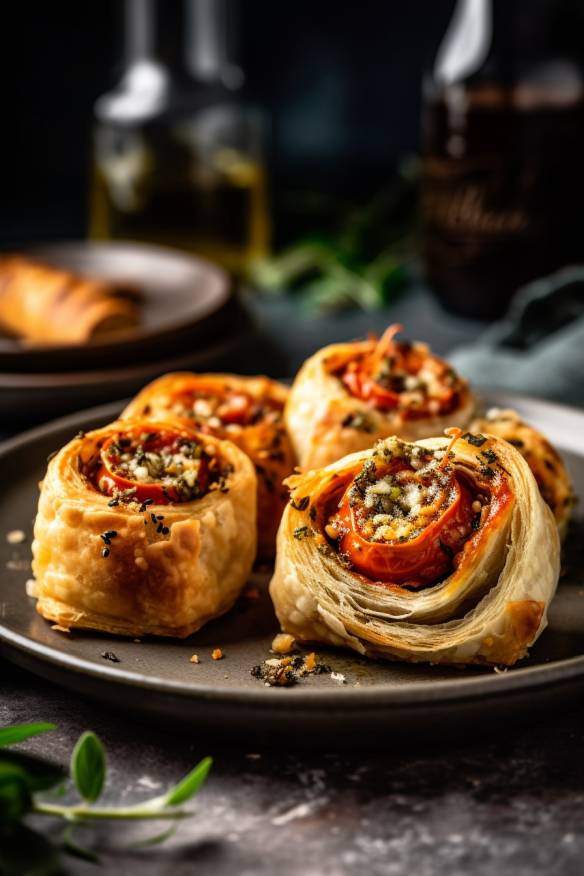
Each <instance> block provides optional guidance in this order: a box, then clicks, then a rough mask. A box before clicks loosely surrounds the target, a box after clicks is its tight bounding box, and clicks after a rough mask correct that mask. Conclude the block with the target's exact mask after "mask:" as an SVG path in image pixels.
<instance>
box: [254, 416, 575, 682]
mask: <svg viewBox="0 0 584 876" xmlns="http://www.w3.org/2000/svg"><path fill="white" fill-rule="evenodd" d="M449 431H450V432H451V433H452V434H453V436H454V437H453V439H452V441H451V442H450V445H449V442H448V441H447V440H446V439H444V438H429V439H425V440H421V441H418V442H416V443H415V444H411V443H407V442H404V441H401V440H400V439H398V438H388V439H385V440H383V441H380V442H379V443H378V444H377V445H376V446H375V448H373V449H372V450H368V451H364V452H360V453H354V454H351V455H349V456H346V457H344V458H343V459H341V460H338V461H337V462H336V463H333V464H331V465H329V466H327V467H326V468H323V469H319V470H315V471H310V472H308V473H306V474H301V475H295V476H293V477H291V478H289V481H288V482H289V484H290V486H291V488H292V494H291V502H290V505H289V506H288V508H287V509H286V511H285V512H284V517H283V518H282V524H281V526H280V531H279V533H278V550H277V557H276V569H275V573H274V577H273V578H272V581H271V584H270V593H271V596H272V600H273V602H274V606H275V609H276V613H277V615H278V618H279V620H280V623H281V625H282V630H283V631H284V632H286V633H289V634H291V635H292V636H294V637H295V638H296V639H300V640H304V641H311V642H324V643H327V644H331V645H345V646H347V647H349V648H352V649H353V650H355V651H357V652H358V653H360V654H363V655H366V656H372V657H385V658H389V659H396V660H405V661H409V662H430V663H445V664H446V663H448V664H470V663H484V664H505V665H512V664H513V663H515V662H516V661H517V660H518V659H520V658H521V657H523V656H525V655H526V653H527V650H528V648H529V646H530V645H531V644H533V642H534V641H535V640H536V639H537V637H538V636H539V634H540V633H541V631H542V630H543V628H544V627H545V625H546V612H547V607H548V605H549V603H550V601H551V599H552V597H553V595H554V592H555V589H556V585H557V581H558V575H559V555H560V545H559V538H558V532H557V528H556V525H555V522H554V519H553V515H552V513H551V511H550V509H549V508H548V506H547V505H546V504H545V502H544V501H543V499H542V498H541V495H540V492H539V490H538V487H537V484H536V482H535V478H534V477H533V474H532V473H531V470H530V469H529V466H528V465H527V463H526V462H525V460H524V459H523V457H522V456H521V454H520V453H519V452H518V451H517V450H515V448H514V447H512V446H511V445H510V444H508V443H507V442H506V441H504V440H503V439H501V438H496V437H494V436H489V437H487V436H485V435H482V434H470V433H466V435H465V436H464V437H461V430H458V429H454V430H449Z"/></svg>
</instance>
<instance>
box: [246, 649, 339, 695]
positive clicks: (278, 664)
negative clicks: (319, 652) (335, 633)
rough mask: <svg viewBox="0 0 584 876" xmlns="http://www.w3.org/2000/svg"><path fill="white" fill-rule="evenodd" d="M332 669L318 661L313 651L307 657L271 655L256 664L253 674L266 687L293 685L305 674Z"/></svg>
mask: <svg viewBox="0 0 584 876" xmlns="http://www.w3.org/2000/svg"><path fill="white" fill-rule="evenodd" d="M330 671H331V669H330V666H327V665H326V664H324V663H318V662H317V659H316V654H315V653H314V652H311V653H310V654H308V655H307V656H306V657H301V656H300V655H297V656H295V657H271V658H270V659H269V660H264V662H263V663H261V664H259V665H258V666H254V667H253V669H252V670H251V674H252V675H253V677H254V678H258V679H259V680H260V681H263V682H264V685H265V686H266V687H292V685H294V684H297V683H298V682H299V680H300V679H301V678H304V676H305V675H320V674H322V673H330Z"/></svg>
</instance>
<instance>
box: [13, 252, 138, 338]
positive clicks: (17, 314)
mask: <svg viewBox="0 0 584 876" xmlns="http://www.w3.org/2000/svg"><path fill="white" fill-rule="evenodd" d="M138 301H139V298H138V295H137V292H136V291H135V290H134V289H132V288H130V287H126V286H123V285H121V284H115V283H112V282H109V281H106V280H99V279H94V278H91V277H81V276H79V275H77V274H73V273H71V272H70V271H64V270H61V269H60V268H56V267H54V266H53V265H45V264H42V263H40V262H36V261H32V260H31V259H27V258H24V257H22V256H17V255H6V256H3V257H2V258H0V325H1V326H2V327H3V328H5V329H8V331H10V332H13V333H14V334H16V335H20V336H21V337H24V338H26V340H27V341H29V342H30V343H32V344H84V343H87V342H88V341H90V340H95V339H96V338H97V337H103V336H105V335H109V334H113V333H114V332H120V331H127V330H128V329H131V328H134V327H135V326H136V325H137V324H138V321H139V310H138Z"/></svg>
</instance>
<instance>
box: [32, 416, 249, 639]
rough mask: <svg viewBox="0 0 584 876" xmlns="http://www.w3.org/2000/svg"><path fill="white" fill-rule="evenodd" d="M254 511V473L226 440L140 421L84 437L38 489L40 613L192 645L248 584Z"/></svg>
mask: <svg viewBox="0 0 584 876" xmlns="http://www.w3.org/2000/svg"><path fill="white" fill-rule="evenodd" d="M255 506H256V477H255V473H254V470H253V465H252V464H251V462H250V460H249V458H248V457H247V456H246V455H245V454H244V453H242V451H241V450H240V449H239V448H238V447H236V446H235V445H234V444H232V443H231V442H229V441H221V440H219V439H218V438H215V437H214V436H211V435H201V434H200V433H198V432H196V431H194V430H192V429H187V428H184V427H179V426H177V425H176V424H175V423H164V422H154V421H145V420H128V421H126V422H117V423H113V424H111V425H109V426H105V427H104V428H102V429H97V430H95V431H93V432H89V433H88V434H87V435H80V436H79V437H77V438H75V439H73V441H70V442H69V444H67V445H66V446H65V447H64V448H63V449H62V450H60V451H59V453H58V454H57V455H56V456H55V458H54V459H52V460H51V462H50V463H49V466H48V470H47V473H46V476H45V478H44V481H43V483H42V485H41V495H40V499H39V507H38V514H37V517H36V521H35V527H34V541H33V546H32V551H33V574H34V577H35V582H34V585H33V588H32V595H33V596H36V598H37V610H38V611H39V613H40V614H41V615H43V617H45V618H47V620H51V621H55V622H56V623H57V624H59V625H60V626H61V627H63V628H65V629H71V628H73V627H81V628H89V629H96V630H103V631H105V632H108V633H115V634H120V635H129V636H141V635H144V634H154V635H159V636H177V637H184V636H188V635H189V634H190V633H192V632H194V631H195V630H198V629H199V628H200V627H201V626H203V624H205V623H206V622H207V621H208V620H210V619H211V618H213V617H216V616H217V615H220V614H222V613H223V612H225V611H227V609H229V608H230V607H231V605H232V604H233V602H234V601H235V599H236V598H237V596H238V594H239V592H240V590H241V588H242V587H243V585H244V583H245V582H246V580H247V577H248V574H249V571H250V569H251V566H252V563H253V560H254V556H255V549H256V521H255Z"/></svg>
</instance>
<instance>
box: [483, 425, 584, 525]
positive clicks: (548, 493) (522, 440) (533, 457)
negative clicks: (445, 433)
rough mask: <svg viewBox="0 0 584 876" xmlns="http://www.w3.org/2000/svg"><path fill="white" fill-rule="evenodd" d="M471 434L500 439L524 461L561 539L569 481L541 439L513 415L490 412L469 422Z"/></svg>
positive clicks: (570, 501) (569, 503)
mask: <svg viewBox="0 0 584 876" xmlns="http://www.w3.org/2000/svg"><path fill="white" fill-rule="evenodd" d="M470 429H471V430H472V431H473V432H486V433H489V434H490V435H497V436H498V437H499V438H504V439H505V441H508V442H509V443H510V444H512V445H513V447H516V448H517V450H518V451H519V453H520V454H521V455H522V456H523V458H524V459H525V460H526V461H527V464H528V465H529V467H530V469H531V471H532V472H533V474H534V477H535V480H536V481H537V485H538V487H539V491H540V493H541V495H542V496H543V498H544V500H545V501H546V502H547V504H548V505H549V506H550V508H551V510H552V513H553V515H554V517H555V518H556V523H557V525H558V530H559V532H560V536H561V538H564V536H565V535H566V530H567V528H568V523H569V521H570V516H571V514H572V509H573V508H574V504H575V495H574V488H573V486H572V480H571V478H570V475H569V474H568V470H567V468H566V466H565V465H564V462H563V460H562V458H561V456H560V454H559V453H558V451H557V450H556V449H555V447H553V445H552V444H550V442H549V441H548V440H547V438H546V437H545V435H542V433H541V432H538V431H537V429H534V428H533V426H529V425H528V424H527V423H524V422H523V420H522V419H521V417H520V416H519V414H518V413H517V411H512V410H499V409H498V408H492V409H491V410H490V411H487V413H486V414H485V416H484V417H478V418H477V419H475V420H473V422H472V424H471V426H470Z"/></svg>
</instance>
